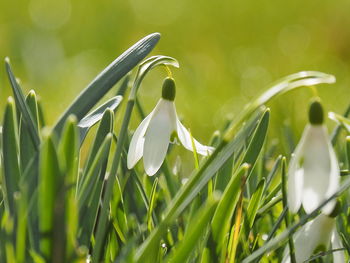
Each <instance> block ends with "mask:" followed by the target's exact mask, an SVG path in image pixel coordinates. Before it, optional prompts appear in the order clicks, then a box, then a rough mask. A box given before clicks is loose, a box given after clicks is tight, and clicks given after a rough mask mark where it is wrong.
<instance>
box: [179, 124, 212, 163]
mask: <svg viewBox="0 0 350 263" xmlns="http://www.w3.org/2000/svg"><path fill="white" fill-rule="evenodd" d="M176 124H177V136H178V137H179V139H180V142H181V144H182V145H183V146H184V147H185V148H186V149H187V150H190V151H192V152H193V147H192V140H191V134H190V133H189V131H188V130H187V129H186V128H185V126H183V125H182V123H181V122H180V121H179V120H178V119H177V120H176ZM192 138H193V137H192ZM193 141H194V146H195V148H196V151H197V153H199V154H201V155H204V156H208V155H209V154H211V153H212V152H213V151H214V150H215V149H214V147H210V146H206V145H202V144H201V143H199V142H198V141H197V140H196V139H195V138H193Z"/></svg>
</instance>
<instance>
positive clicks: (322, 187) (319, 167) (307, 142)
mask: <svg viewBox="0 0 350 263" xmlns="http://www.w3.org/2000/svg"><path fill="white" fill-rule="evenodd" d="M309 122H310V124H308V125H307V126H306V128H305V130H304V132H303V135H302V138H301V140H300V142H299V144H298V146H297V147H296V150H295V152H294V155H293V156H292V158H291V161H290V164H289V169H288V195H287V197H288V198H287V199H288V206H289V209H290V211H291V212H293V213H296V212H297V211H298V210H299V208H300V206H301V205H302V206H303V208H304V210H305V212H306V213H311V212H312V211H313V210H314V209H316V208H317V207H318V206H319V205H320V204H321V203H322V202H323V201H325V200H326V199H327V198H329V197H330V196H331V195H332V194H334V193H335V192H336V191H337V189H338V187H339V165H338V161H337V158H336V155H335V152H334V150H333V147H332V145H331V143H330V141H329V139H328V134H327V128H326V127H325V126H324V125H323V109H322V106H321V104H320V102H319V101H314V102H313V103H312V104H311V105H310V110H309ZM334 205H335V200H331V201H330V202H328V204H327V205H326V206H324V207H323V209H322V212H323V213H325V214H329V213H331V212H332V210H333V208H334Z"/></svg>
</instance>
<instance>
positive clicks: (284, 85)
mask: <svg viewBox="0 0 350 263" xmlns="http://www.w3.org/2000/svg"><path fill="white" fill-rule="evenodd" d="M334 82H335V77H334V76H333V75H329V74H325V73H322V72H318V71H302V72H298V73H295V74H292V75H288V76H286V77H284V78H282V79H280V80H278V81H276V83H275V84H273V85H272V86H271V87H270V88H269V89H268V90H267V91H265V92H264V93H263V94H262V95H260V96H259V97H258V98H257V99H255V100H253V101H252V102H251V103H249V104H247V105H246V107H245V108H244V110H243V111H241V112H240V114H239V115H238V116H237V118H236V121H234V122H232V124H231V125H230V127H229V128H228V129H227V132H226V133H225V135H224V140H227V141H229V140H230V138H232V137H233V136H234V135H235V133H236V129H237V128H239V127H240V125H241V124H242V123H243V122H244V121H245V120H246V119H247V118H248V117H249V116H250V115H251V114H252V113H253V112H255V111H256V109H258V108H259V107H261V106H262V105H264V104H266V103H268V102H269V101H270V100H272V99H273V98H275V97H278V96H280V95H282V94H284V93H287V92H289V91H291V90H294V89H297V88H300V87H310V86H315V85H319V84H332V83H334Z"/></svg>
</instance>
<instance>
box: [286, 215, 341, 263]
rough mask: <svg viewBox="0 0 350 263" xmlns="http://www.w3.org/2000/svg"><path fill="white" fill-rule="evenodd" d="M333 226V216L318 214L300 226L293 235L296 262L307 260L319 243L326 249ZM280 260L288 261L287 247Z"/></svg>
mask: <svg viewBox="0 0 350 263" xmlns="http://www.w3.org/2000/svg"><path fill="white" fill-rule="evenodd" d="M334 227H335V220H334V218H330V217H328V216H326V215H323V214H320V215H318V216H317V217H316V218H315V219H313V220H311V221H310V222H308V223H306V224H305V225H304V226H303V227H302V228H300V229H299V230H298V231H297V233H296V234H295V236H294V246H295V259H296V262H297V263H300V262H304V261H305V260H308V259H309V258H310V257H311V256H312V254H313V252H314V250H315V249H316V248H317V247H318V246H319V245H324V246H325V247H326V249H327V248H328V247H329V243H330V241H331V236H332V233H333V229H334ZM282 262H283V263H287V262H288V263H289V262H290V256H289V250H288V248H287V249H286V250H285V253H284V257H283V260H282Z"/></svg>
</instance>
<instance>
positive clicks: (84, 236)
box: [77, 133, 113, 246]
mask: <svg viewBox="0 0 350 263" xmlns="http://www.w3.org/2000/svg"><path fill="white" fill-rule="evenodd" d="M112 138H113V136H112V134H111V133H109V134H108V135H107V136H106V137H105V139H104V141H103V142H102V144H101V146H100V148H99V149H98V151H97V153H96V156H95V158H94V159H93V161H92V164H91V166H90V168H89V170H88V171H87V174H86V176H85V179H84V181H83V183H82V185H81V188H80V189H79V192H78V196H77V198H78V209H79V223H80V226H81V227H80V229H79V233H78V237H79V241H80V244H83V245H86V246H88V244H89V241H90V238H91V235H92V233H93V229H94V226H95V222H96V218H97V212H98V206H99V203H100V198H101V194H102V188H103V186H104V176H105V171H106V166H107V162H108V154H109V150H110V147H111V142H112Z"/></svg>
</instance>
